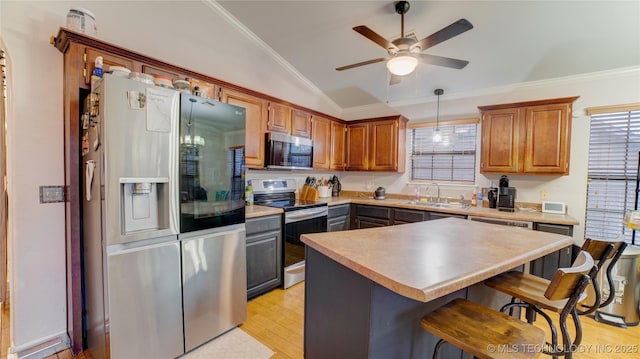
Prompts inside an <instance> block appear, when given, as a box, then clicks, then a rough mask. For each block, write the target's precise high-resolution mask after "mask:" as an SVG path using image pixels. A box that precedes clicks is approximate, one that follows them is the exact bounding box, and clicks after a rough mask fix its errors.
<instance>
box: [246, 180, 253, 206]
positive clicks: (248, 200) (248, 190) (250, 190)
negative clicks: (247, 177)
mask: <svg viewBox="0 0 640 359" xmlns="http://www.w3.org/2000/svg"><path fill="white" fill-rule="evenodd" d="M244 200H245V204H246V205H247V206H253V186H252V185H251V181H247V186H246V187H245V188H244Z"/></svg>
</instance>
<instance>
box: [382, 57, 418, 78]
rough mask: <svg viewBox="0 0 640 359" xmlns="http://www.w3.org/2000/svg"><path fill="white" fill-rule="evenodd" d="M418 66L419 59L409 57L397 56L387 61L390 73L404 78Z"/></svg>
mask: <svg viewBox="0 0 640 359" xmlns="http://www.w3.org/2000/svg"><path fill="white" fill-rule="evenodd" d="M416 66H418V59H416V58H415V57H413V56H409V55H401V56H395V57H392V58H391V59H389V61H387V68H388V69H389V72H391V73H392V74H394V75H396V76H404V75H408V74H410V73H412V72H413V70H415V69H416Z"/></svg>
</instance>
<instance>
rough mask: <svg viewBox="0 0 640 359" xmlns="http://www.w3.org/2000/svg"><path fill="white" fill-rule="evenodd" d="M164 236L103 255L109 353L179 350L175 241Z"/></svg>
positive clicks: (166, 354) (148, 354)
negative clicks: (156, 242) (107, 305)
mask: <svg viewBox="0 0 640 359" xmlns="http://www.w3.org/2000/svg"><path fill="white" fill-rule="evenodd" d="M167 239H168V242H163V243H160V244H155V245H149V246H141V247H137V248H133V249H128V250H122V251H119V252H113V253H109V255H108V259H107V261H108V268H109V269H108V272H109V325H110V340H111V358H175V357H177V356H179V355H182V354H183V353H184V344H183V337H182V296H181V291H180V289H181V288H180V287H181V280H180V247H179V242H178V241H177V240H176V237H175V236H172V237H167Z"/></svg>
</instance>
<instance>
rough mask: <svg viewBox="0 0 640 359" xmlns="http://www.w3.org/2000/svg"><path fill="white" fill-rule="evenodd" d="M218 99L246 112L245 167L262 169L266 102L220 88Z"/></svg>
mask: <svg viewBox="0 0 640 359" xmlns="http://www.w3.org/2000/svg"><path fill="white" fill-rule="evenodd" d="M220 97H221V99H220V101H221V102H226V103H228V104H231V105H236V106H240V107H244V108H245V109H246V110H247V112H246V125H245V131H246V141H245V148H244V156H245V165H246V167H247V168H262V167H264V133H265V128H264V125H265V123H266V118H267V115H268V114H267V108H268V102H267V101H266V100H264V99H261V98H259V97H255V96H251V95H249V94H246V93H243V92H240V91H236V90H231V89H227V88H222V90H221V91H220Z"/></svg>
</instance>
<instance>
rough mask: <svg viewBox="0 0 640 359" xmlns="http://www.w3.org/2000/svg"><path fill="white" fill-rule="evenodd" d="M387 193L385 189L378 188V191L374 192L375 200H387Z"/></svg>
mask: <svg viewBox="0 0 640 359" xmlns="http://www.w3.org/2000/svg"><path fill="white" fill-rule="evenodd" d="M385 192H386V191H385V189H384V187H378V188H377V189H376V191H375V192H374V196H373V198H374V199H384V198H385V197H384V195H385Z"/></svg>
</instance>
